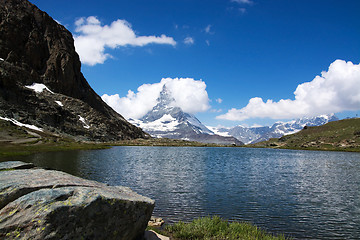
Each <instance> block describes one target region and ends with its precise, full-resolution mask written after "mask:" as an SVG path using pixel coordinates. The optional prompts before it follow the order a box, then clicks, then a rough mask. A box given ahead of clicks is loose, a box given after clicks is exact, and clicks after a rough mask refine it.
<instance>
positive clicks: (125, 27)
mask: <svg viewBox="0 0 360 240" xmlns="http://www.w3.org/2000/svg"><path fill="white" fill-rule="evenodd" d="M75 25H76V29H75V32H76V33H78V35H75V37H74V39H75V48H76V51H77V53H78V54H79V55H80V59H81V62H82V63H84V64H87V65H90V66H93V65H95V64H98V63H104V62H105V60H106V59H108V58H110V57H111V55H110V54H108V53H105V49H106V48H111V49H115V48H117V47H121V46H139V47H142V46H145V45H147V44H152V43H153V44H169V45H172V46H175V45H176V42H175V40H174V39H173V38H172V37H167V36H165V35H161V36H160V37H158V36H137V35H136V34H135V32H134V30H133V29H132V27H131V25H130V23H128V22H127V21H125V20H121V19H118V20H116V21H114V22H112V23H111V24H110V25H104V26H102V25H101V22H100V21H99V20H98V19H97V18H96V17H94V16H90V17H88V18H79V19H78V20H76V22H75Z"/></svg>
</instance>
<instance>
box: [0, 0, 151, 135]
mask: <svg viewBox="0 0 360 240" xmlns="http://www.w3.org/2000/svg"><path fill="white" fill-rule="evenodd" d="M80 68H81V63H80V60H79V56H78V54H77V53H76V52H75V47H74V40H73V37H72V35H71V33H70V32H69V31H67V30H66V29H65V28H64V27H63V26H61V25H60V24H58V23H57V22H55V21H54V20H53V19H52V18H51V17H50V16H49V15H48V14H46V13H45V12H42V11H41V10H39V9H38V8H37V7H36V6H34V5H33V4H31V3H29V2H28V1H27V0H0V116H2V117H8V118H15V119H17V120H18V121H25V122H26V123H28V124H32V125H36V126H39V127H42V128H44V129H45V130H49V131H53V132H57V133H65V134H68V135H75V136H77V135H79V136H84V137H83V138H84V139H85V140H100V141H110V140H121V139H132V138H143V137H146V136H147V135H146V134H145V133H144V132H142V131H141V130H140V129H139V128H137V127H134V126H133V125H131V124H129V123H128V122H127V121H126V120H125V119H124V118H123V117H122V116H121V115H119V114H117V113H116V112H115V111H114V110H113V109H112V108H110V107H109V106H108V105H106V104H105V103H104V102H103V101H102V100H101V98H100V97H99V96H98V95H97V94H96V93H95V92H94V90H93V89H92V88H91V87H90V86H89V84H88V83H87V81H86V79H85V78H84V76H83V75H82V73H81V71H80ZM33 83H42V84H44V85H46V86H47V87H48V88H49V89H50V90H51V91H52V92H54V94H55V97H54V96H53V98H49V96H48V95H49V94H47V95H46V94H43V93H44V92H43V93H41V94H39V93H35V92H34V91H32V90H30V89H27V88H25V87H24V86H28V85H32V84H33ZM54 98H56V99H57V100H58V101H60V100H59V99H63V100H64V101H65V99H66V101H67V102H69V103H70V102H71V104H73V105H68V106H67V107H65V108H59V105H58V104H56V103H55V104H54ZM80 105H81V107H80ZM78 108H81V109H78ZM84 111H85V112H84ZM78 115H80V116H82V117H83V118H85V120H87V122H89V123H88V125H89V126H90V128H89V129H84V128H83V126H82V125H81V123H80V124H78V123H75V120H74V119H76V118H78ZM83 115H84V116H83ZM85 115H86V116H85ZM77 122H78V121H77ZM85 130H86V131H85Z"/></svg>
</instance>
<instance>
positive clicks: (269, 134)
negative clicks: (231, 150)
mask: <svg viewBox="0 0 360 240" xmlns="http://www.w3.org/2000/svg"><path fill="white" fill-rule="evenodd" d="M337 120H339V119H338V118H337V117H336V116H335V115H334V114H329V115H321V116H317V117H311V118H309V117H304V118H300V119H297V120H293V121H290V122H276V123H274V124H273V125H272V126H271V127H270V126H265V127H250V128H248V127H243V126H236V127H232V128H216V127H208V128H210V129H211V130H212V131H213V132H214V133H216V134H219V135H222V136H233V137H235V138H237V139H238V140H240V141H242V142H244V143H245V144H249V143H257V142H261V141H266V140H269V139H270V138H280V137H282V136H284V135H289V134H293V133H296V132H298V131H300V130H302V129H303V128H304V127H305V126H309V127H311V126H320V125H323V124H325V123H328V122H332V121H337Z"/></svg>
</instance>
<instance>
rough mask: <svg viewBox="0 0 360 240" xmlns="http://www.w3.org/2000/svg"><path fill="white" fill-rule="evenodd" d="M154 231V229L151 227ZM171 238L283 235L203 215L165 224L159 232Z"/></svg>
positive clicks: (269, 237)
mask: <svg viewBox="0 0 360 240" xmlns="http://www.w3.org/2000/svg"><path fill="white" fill-rule="evenodd" d="M152 229H153V230H154V231H157V230H156V229H154V228H152ZM157 232H158V231H157ZM159 233H160V234H162V235H165V236H171V239H178V240H182V239H189V240H235V239H236V240H238V239H244V240H250V239H251V240H255V239H264V240H265V239H266V240H281V239H286V238H285V237H284V236H274V235H272V234H269V233H267V232H265V231H263V230H261V229H259V228H258V227H256V226H254V225H252V224H249V223H240V222H231V223H230V222H228V221H225V220H223V219H221V218H220V217H218V216H214V217H204V218H198V219H195V220H193V221H192V222H190V223H184V222H178V223H175V224H173V225H169V226H166V227H165V229H164V230H163V231H160V232H159Z"/></svg>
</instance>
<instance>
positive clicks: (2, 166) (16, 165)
mask: <svg viewBox="0 0 360 240" xmlns="http://www.w3.org/2000/svg"><path fill="white" fill-rule="evenodd" d="M33 167H34V164H32V163H24V162H21V161H10V162H0V171H5V170H11V169H30V168H33Z"/></svg>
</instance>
